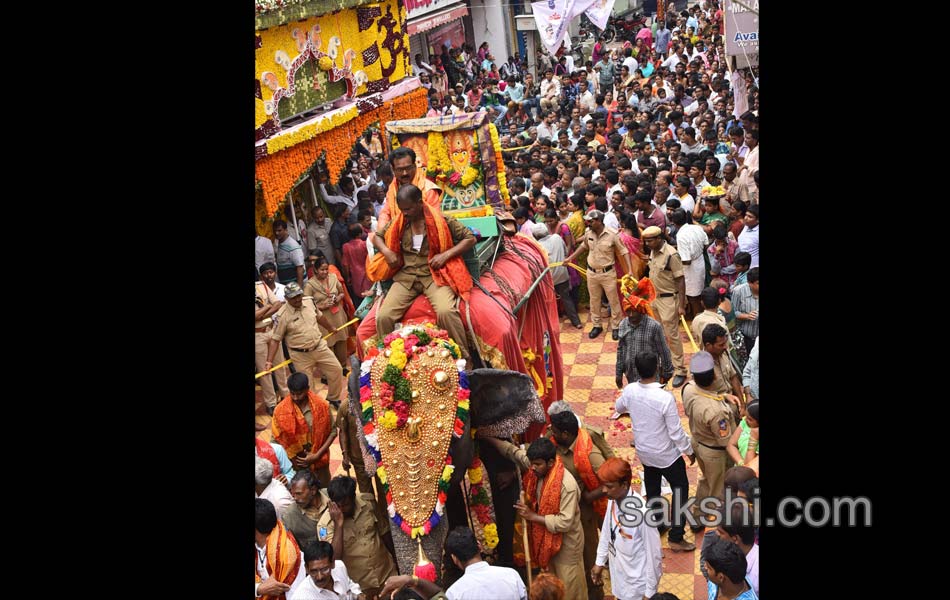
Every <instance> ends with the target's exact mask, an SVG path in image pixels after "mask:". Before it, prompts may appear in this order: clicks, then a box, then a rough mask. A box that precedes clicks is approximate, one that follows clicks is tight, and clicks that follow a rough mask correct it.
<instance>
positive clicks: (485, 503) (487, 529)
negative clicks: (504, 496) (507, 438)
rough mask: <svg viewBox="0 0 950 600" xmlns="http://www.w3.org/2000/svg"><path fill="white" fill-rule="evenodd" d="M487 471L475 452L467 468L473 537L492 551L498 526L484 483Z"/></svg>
mask: <svg viewBox="0 0 950 600" xmlns="http://www.w3.org/2000/svg"><path fill="white" fill-rule="evenodd" d="M487 477H488V471H487V470H486V469H485V465H484V463H482V461H481V459H480V458H479V457H478V453H477V452H476V454H475V458H473V459H472V464H471V466H469V468H468V483H469V490H468V491H469V508H470V510H471V511H472V512H473V513H474V514H475V519H474V523H475V524H476V527H475V537H476V538H477V539H478V541H479V543H481V544H482V545H483V546H484V547H485V548H487V549H488V550H489V551H493V550H494V549H495V547H497V546H498V526H497V525H495V519H494V514H493V513H494V511H493V510H492V499H491V491H490V488H489V486H486V485H485V481H486V479H487Z"/></svg>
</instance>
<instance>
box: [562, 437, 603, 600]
mask: <svg viewBox="0 0 950 600" xmlns="http://www.w3.org/2000/svg"><path fill="white" fill-rule="evenodd" d="M583 428H584V429H586V430H588V431H587V433H588V435H590V437H591V440H590V441H591V448H590V466H591V468H592V469H593V471H594V473H595V474H596V473H597V469H599V468H600V466H601V465H602V464H604V461H606V460H607V458H606V457H604V455H603V453H602V452H601V451H600V448H598V447H597V440H596V438H595V437H594V433H593V432H592V431H590V429H591V427H590V426H589V425H584V426H583ZM598 431H599V430H598ZM600 435H601V436H603V432H602V431H601V432H600ZM576 445H577V440H576V439H575V440H574V443H573V444H571V446H570V448H564V447H562V446H556V449H557V453H558V454H560V455H561V461H563V462H564V468H565V469H566V470H567V471H569V472H570V474H571V475H572V476H573V477H574V481H575V482H576V483H577V487H578V489H579V491H580V492H584V491H586V490H587V486H586V485H584V479H583V478H582V477H581V474H580V472H579V471H578V470H577V466H576V465H575V464H574V446H576ZM611 454H612V453H611ZM578 499H579V501H580V506H581V525H582V526H583V528H584V574H585V575H586V577H587V597H588V598H589V599H591V600H594V599H596V600H600V599H601V598H603V597H604V588H603V586H597V585H594V584H593V582H592V581H591V580H590V570H591V568H593V566H594V565H595V564H596V559H597V543H598V542H599V540H600V526H601V524H602V521H601V518H600V515H598V514H597V511H595V510H594V505H593V504H591V503H590V502H584V498H583V494H581V495H580V496H578Z"/></svg>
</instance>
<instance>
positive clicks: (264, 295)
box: [254, 281, 279, 333]
mask: <svg viewBox="0 0 950 600" xmlns="http://www.w3.org/2000/svg"><path fill="white" fill-rule="evenodd" d="M254 296H255V297H257V298H258V299H260V300H261V301H262V302H263V303H264V306H270V305H271V304H276V303H277V302H279V300H277V294H275V293H274V290H272V289H270V288H269V287H267V284H266V283H264V282H263V281H258V282H255V283H254ZM254 308H256V309H258V310H259V309H260V308H261V307H260V306H257V305H256V304H255V305H254ZM273 322H274V319H273V315H271V316H270V317H267V318H265V319H264V320H263V321H254V329H260V328H261V327H267V326H269V325H271V324H272V323H273ZM262 333H267V332H266V331H265V332H262Z"/></svg>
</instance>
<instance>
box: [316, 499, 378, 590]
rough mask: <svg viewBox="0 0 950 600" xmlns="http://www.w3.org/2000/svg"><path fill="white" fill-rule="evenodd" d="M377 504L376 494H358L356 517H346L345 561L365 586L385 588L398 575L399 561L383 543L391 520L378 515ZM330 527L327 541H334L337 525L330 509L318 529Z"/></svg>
mask: <svg viewBox="0 0 950 600" xmlns="http://www.w3.org/2000/svg"><path fill="white" fill-rule="evenodd" d="M375 506H376V503H375V497H374V496H373V494H370V493H365V494H357V495H356V510H355V511H354V512H353V517H352V518H350V517H345V518H344V519H343V556H340V557H334V559H335V560H342V561H343V563H344V564H345V565H346V570H347V571H349V574H350V579H352V580H353V581H355V582H356V583H358V584H360V587H362V588H378V587H379V588H381V587H383V584H384V583H385V582H386V578H387V577H389V576H390V575H396V564H395V563H394V562H393V557H392V554H390V553H389V550H387V549H386V545H385V544H384V543H383V536H384V535H386V534H387V533H389V521H388V520H386V521H380V520H378V519H377V518H376V508H375ZM321 527H326V529H327V535H326V537H323V538H321V539H322V540H323V541H326V542H330V543H333V533H334V525H333V519H331V518H330V511H327V512H326V513H324V514H323V516H321V517H320V520H319V521H318V522H317V529H318V531H319V529H320V528H321Z"/></svg>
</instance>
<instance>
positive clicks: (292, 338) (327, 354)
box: [264, 282, 343, 406]
mask: <svg viewBox="0 0 950 600" xmlns="http://www.w3.org/2000/svg"><path fill="white" fill-rule="evenodd" d="M284 299H285V300H287V304H285V305H284V306H282V307H281V308H280V310H278V311H277V314H276V315H275V319H276V321H277V326H276V327H274V329H273V331H271V333H270V340H269V342H268V348H267V362H265V363H264V368H265V369H270V368H271V367H272V366H273V360H274V355H275V354H276V353H277V348H278V347H279V346H280V342H281V340H283V339H285V338H286V340H287V348H288V350H289V351H290V359H291V360H292V361H293V362H294V367H295V368H296V369H297V371H299V372H301V373H306V374H307V375H308V376H309V377H308V378H309V380H310V389H311V390H313V391H314V392H316V391H317V390H316V386H317V385H319V381H320V376H319V375H313V374H312V372H313V370H314V368H315V367H316V368H317V369H318V370H319V371H320V372H321V373H323V375H325V376H326V378H327V387H328V388H329V389H328V390H327V402H330V403H331V404H334V405H335V406H339V402H340V395H341V394H342V393H343V367H341V366H340V361H338V360H337V359H336V356H334V355H333V351H332V350H330V347H329V346H327V343H326V341H324V339H323V332H322V331H321V330H320V327H321V326H322V327H323V328H324V329H326V330H327V331H330V330H332V327H331V326H330V323H329V322H328V321H327V319H326V317H324V316H323V313H322V312H321V311H320V309H318V308H317V306H316V304H314V302H313V298H312V297H309V296H307V297H304V295H303V290H302V289H300V286H299V285H298V284H297V283H296V282H291V283H288V284H287V286H286V287H285V288H284Z"/></svg>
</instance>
